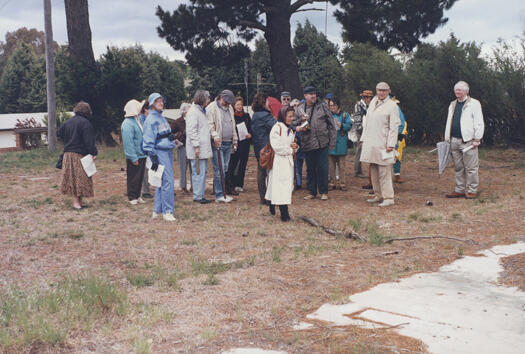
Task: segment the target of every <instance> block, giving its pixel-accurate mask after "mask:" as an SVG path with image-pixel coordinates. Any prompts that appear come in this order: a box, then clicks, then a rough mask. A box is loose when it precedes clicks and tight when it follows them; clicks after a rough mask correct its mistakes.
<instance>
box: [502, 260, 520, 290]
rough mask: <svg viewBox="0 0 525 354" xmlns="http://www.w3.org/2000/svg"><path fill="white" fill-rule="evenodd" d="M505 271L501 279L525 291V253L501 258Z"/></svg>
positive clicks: (504, 282) (506, 283) (508, 284)
mask: <svg viewBox="0 0 525 354" xmlns="http://www.w3.org/2000/svg"><path fill="white" fill-rule="evenodd" d="M501 264H502V265H503V269H504V270H503V272H502V273H501V277H500V281H501V283H503V284H505V285H507V286H515V287H518V288H520V289H521V290H522V291H525V253H520V254H516V255H514V256H509V257H505V258H502V259H501Z"/></svg>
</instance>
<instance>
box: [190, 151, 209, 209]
mask: <svg viewBox="0 0 525 354" xmlns="http://www.w3.org/2000/svg"><path fill="white" fill-rule="evenodd" d="M197 163H198V164H199V169H200V174H197ZM190 164H191V181H192V184H193V200H201V199H204V192H205V190H206V173H207V172H208V159H199V160H195V159H192V160H190Z"/></svg>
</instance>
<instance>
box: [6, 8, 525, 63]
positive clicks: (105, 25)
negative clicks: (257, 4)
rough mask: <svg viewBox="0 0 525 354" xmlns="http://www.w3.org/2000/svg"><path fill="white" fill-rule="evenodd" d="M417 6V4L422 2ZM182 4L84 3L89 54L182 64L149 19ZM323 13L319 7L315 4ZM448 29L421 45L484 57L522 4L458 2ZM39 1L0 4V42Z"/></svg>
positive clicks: (520, 14)
mask: <svg viewBox="0 0 525 354" xmlns="http://www.w3.org/2000/svg"><path fill="white" fill-rule="evenodd" d="M422 1H423V0H422ZM183 2H184V0H171V1H169V0H110V1H102V0H90V1H89V6H90V10H89V14H90V25H91V31H92V33H93V50H94V51H95V56H96V57H98V56H99V55H100V54H102V53H104V52H105V50H106V46H108V45H115V46H129V45H133V44H135V43H140V44H142V46H143V47H144V48H145V49H146V50H147V51H150V50H153V51H157V52H159V53H160V54H162V55H164V56H167V57H169V58H176V59H183V58H184V54H183V53H180V52H176V51H174V50H173V49H171V47H170V46H169V45H168V44H167V43H166V42H165V41H164V40H162V39H160V38H159V37H158V35H157V30H156V27H157V26H158V25H159V19H158V18H157V17H156V16H155V8H156V5H161V6H162V7H163V8H164V9H165V10H173V9H175V8H176V7H177V6H178V5H179V4H180V3H183ZM52 6H53V14H52V16H53V32H54V39H55V40H56V41H57V42H58V43H59V44H65V43H67V32H66V19H65V10H64V1H62V0H52ZM315 6H316V7H324V4H316V5H315ZM333 9H334V8H333V6H331V5H329V10H328V11H329V16H328V33H327V35H328V38H329V39H330V40H331V41H333V42H336V43H338V44H339V45H340V46H341V45H342V41H341V26H340V25H339V24H338V23H337V21H336V20H335V18H334V17H333V16H332V15H331V14H332V12H333ZM445 15H446V17H448V18H449V21H448V23H447V24H446V25H445V26H443V27H441V28H439V29H438V30H437V31H436V32H435V33H434V34H432V35H430V36H429V37H427V38H425V39H424V41H429V42H433V43H436V42H438V41H441V40H446V39H447V38H448V36H449V34H450V33H451V32H454V33H455V35H456V37H458V38H459V39H460V40H461V41H463V42H467V41H476V42H477V43H483V44H484V45H485V47H484V49H485V51H487V49H489V48H490V47H491V46H493V45H494V44H495V43H496V41H497V40H498V38H503V39H506V40H509V39H513V38H515V37H516V36H517V35H519V34H521V33H523V32H524V31H525V1H523V0H506V1H501V2H500V1H496V0H459V1H458V2H456V4H455V5H454V6H453V7H452V9H451V10H450V11H448V12H446V13H445ZM43 18H44V15H43V1H42V0H22V1H16V0H0V40H3V39H4V38H5V34H6V32H8V31H14V30H16V29H18V28H20V27H24V26H25V27H28V28H37V29H39V30H43V28H44V19H43ZM306 18H308V19H310V21H311V22H312V23H313V24H314V25H316V26H317V27H318V29H319V30H321V31H324V27H325V25H324V24H325V15H324V12H319V11H312V12H301V13H299V14H296V15H294V16H293V17H292V27H293V28H295V25H296V23H297V22H304V21H305V19H306Z"/></svg>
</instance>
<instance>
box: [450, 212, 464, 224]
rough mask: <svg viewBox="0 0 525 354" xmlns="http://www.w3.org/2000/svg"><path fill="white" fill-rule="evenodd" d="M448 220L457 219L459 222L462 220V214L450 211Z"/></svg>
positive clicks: (453, 220) (454, 220)
mask: <svg viewBox="0 0 525 354" xmlns="http://www.w3.org/2000/svg"><path fill="white" fill-rule="evenodd" d="M448 221H450V222H456V221H459V222H463V221H464V220H463V215H462V214H460V213H452V214H451V215H450V218H449V219H448Z"/></svg>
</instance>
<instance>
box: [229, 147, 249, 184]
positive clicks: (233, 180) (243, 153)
mask: <svg viewBox="0 0 525 354" xmlns="http://www.w3.org/2000/svg"><path fill="white" fill-rule="evenodd" d="M249 154H250V142H249V141H246V140H245V141H241V142H240V143H239V147H238V148H237V151H235V153H234V154H233V155H232V156H231V157H230V163H229V165H228V172H226V189H227V191H228V192H231V191H232V190H233V188H235V187H244V176H245V174H246V165H247V164H248V156H249Z"/></svg>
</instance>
